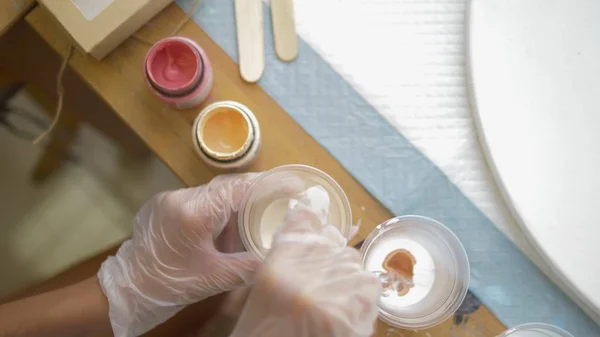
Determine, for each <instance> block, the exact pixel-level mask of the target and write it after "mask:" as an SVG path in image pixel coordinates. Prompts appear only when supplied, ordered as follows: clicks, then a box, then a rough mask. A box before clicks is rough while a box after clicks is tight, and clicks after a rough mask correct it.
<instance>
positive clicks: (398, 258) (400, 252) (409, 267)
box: [382, 249, 417, 296]
mask: <svg viewBox="0 0 600 337" xmlns="http://www.w3.org/2000/svg"><path fill="white" fill-rule="evenodd" d="M416 262H417V261H416V259H415V257H414V256H413V255H412V254H411V253H410V252H409V251H408V250H406V249H397V250H394V251H392V252H391V253H389V254H388V255H387V256H386V257H385V260H384V261H383V266H382V267H383V269H384V270H385V271H386V272H388V273H395V274H396V275H399V276H401V277H403V278H404V279H406V281H408V282H401V283H400V285H399V286H398V296H404V295H406V294H407V293H408V291H409V290H410V289H411V288H412V287H413V285H411V284H412V280H413V277H414V266H415V263H416ZM407 283H410V284H407Z"/></svg>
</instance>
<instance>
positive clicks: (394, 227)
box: [361, 215, 470, 330]
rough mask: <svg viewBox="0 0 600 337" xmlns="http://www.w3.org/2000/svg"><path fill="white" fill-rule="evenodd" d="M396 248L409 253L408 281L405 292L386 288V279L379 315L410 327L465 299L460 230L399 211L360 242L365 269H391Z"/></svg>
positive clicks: (443, 315)
mask: <svg viewBox="0 0 600 337" xmlns="http://www.w3.org/2000/svg"><path fill="white" fill-rule="evenodd" d="M396 252H401V253H402V254H405V255H406V256H409V257H410V259H409V260H410V261H411V264H410V265H411V266H410V269H411V270H410V273H411V274H412V275H410V282H409V283H407V284H410V285H409V287H408V288H406V287H403V291H400V290H398V288H397V287H390V288H387V289H386V281H384V280H382V284H383V285H384V292H383V293H382V296H381V297H380V300H379V317H380V318H381V319H382V320H383V321H385V322H386V323H388V324H390V325H392V326H395V327H398V328H403V329H411V330H412V329H425V328H429V327H432V326H435V325H437V324H439V323H441V322H443V321H444V320H446V319H447V318H448V317H450V316H451V315H452V314H453V313H454V312H455V311H456V310H457V309H458V308H459V306H460V304H461V303H462V301H463V300H464V298H465V296H466V294H467V290H468V287H469V278H470V275H469V272H470V269H469V260H468V258H467V253H466V252H465V249H464V247H463V246H462V244H461V243H460V241H459V240H458V238H457V237H456V235H454V233H452V231H450V230H449V229H448V228H447V227H445V226H444V225H442V224H441V223H439V222H438V221H435V220H433V219H429V218H426V217H422V216H414V215H408V216H400V217H396V218H393V219H390V220H388V221H386V222H384V223H382V224H380V225H379V226H377V228H375V230H373V231H372V232H371V234H370V235H369V237H367V239H366V240H365V242H364V243H363V245H362V247H361V254H362V257H363V263H364V266H365V268H366V269H367V270H368V271H371V272H373V273H375V274H381V273H388V272H389V270H387V269H386V268H387V267H384V265H386V266H389V265H387V263H388V261H390V260H389V257H390V256H392V254H395V253H396ZM406 261H408V260H407V259H405V262H404V264H405V265H406ZM401 264H402V263H400V265H401ZM407 277H408V276H407ZM390 290H392V291H390Z"/></svg>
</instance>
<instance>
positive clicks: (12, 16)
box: [0, 0, 35, 36]
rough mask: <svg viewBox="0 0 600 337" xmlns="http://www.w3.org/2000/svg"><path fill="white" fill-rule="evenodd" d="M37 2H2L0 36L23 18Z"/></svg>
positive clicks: (21, 0) (13, 0)
mask: <svg viewBox="0 0 600 337" xmlns="http://www.w3.org/2000/svg"><path fill="white" fill-rule="evenodd" d="M33 5H35V0H0V36H2V35H3V34H4V33H6V31H8V30H9V29H10V28H11V27H12V26H13V25H14V24H15V23H16V22H17V21H19V19H20V18H22V17H23V16H24V15H25V14H27V11H29V9H30V8H31V7H33Z"/></svg>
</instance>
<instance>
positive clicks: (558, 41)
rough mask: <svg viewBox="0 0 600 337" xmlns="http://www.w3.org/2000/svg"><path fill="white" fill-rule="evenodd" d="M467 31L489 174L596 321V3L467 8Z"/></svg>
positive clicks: (507, 0)
mask: <svg viewBox="0 0 600 337" xmlns="http://www.w3.org/2000/svg"><path fill="white" fill-rule="evenodd" d="M469 30H470V33H469V34H470V36H469V39H470V46H469V52H470V61H469V63H470V67H471V81H472V83H473V86H472V87H473V88H472V89H473V90H472V93H473V103H474V107H475V110H476V116H477V119H478V120H479V127H480V131H481V136H482V138H483V140H484V143H485V148H486V150H487V151H486V154H487V156H488V159H489V161H490V164H491V165H490V166H491V167H492V170H493V171H494V173H495V175H496V177H497V178H498V182H499V184H500V186H501V189H502V192H503V194H504V196H505V197H506V199H507V200H508V202H509V204H511V206H512V207H511V208H512V211H513V213H514V214H515V216H516V218H517V219H518V220H519V222H520V224H521V225H522V227H523V228H524V232H525V234H526V235H527V236H528V237H529V239H530V240H531V241H532V242H533V243H534V244H535V245H536V246H537V247H538V248H539V251H540V252H541V253H542V256H543V257H544V258H545V259H546V260H547V262H548V263H549V265H550V266H551V267H552V268H553V270H554V271H555V272H556V273H557V275H558V276H559V278H560V281H562V283H564V284H566V286H567V292H569V293H570V294H571V295H573V294H574V295H575V297H576V299H577V300H579V301H580V302H583V303H582V304H583V308H584V309H587V311H588V313H590V314H591V316H592V317H593V318H594V319H595V320H596V321H597V322H600V278H598V275H600V260H599V259H598V256H600V245H599V244H598V238H600V226H598V222H600V207H599V205H598V201H599V200H600V174H598V168H599V167H600V147H599V144H600V133H599V132H598V131H597V128H598V126H599V125H600V113H599V112H598V109H599V107H600V76H598V74H600V62H598V60H600V2H598V1H588V0H556V1H550V2H549V1H545V0H529V1H519V0H486V1H473V2H472V8H471V15H470V27H469ZM592 311H593V312H592Z"/></svg>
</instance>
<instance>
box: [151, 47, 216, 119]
mask: <svg viewBox="0 0 600 337" xmlns="http://www.w3.org/2000/svg"><path fill="white" fill-rule="evenodd" d="M144 74H145V77H146V81H147V83H148V85H149V87H150V89H151V90H152V91H153V92H154V94H155V95H156V96H158V97H159V98H160V99H161V100H163V101H164V102H166V103H168V104H169V105H171V106H173V107H174V108H177V109H189V108H193V107H195V106H198V105H199V104H200V103H202V102H203V101H204V100H205V99H206V98H207V97H208V94H209V93H210V90H211V89H212V85H213V70H212V67H211V65H210V61H209V60H208V57H207V56H206V53H205V52H204V50H202V48H200V46H199V45H198V44H196V42H194V41H192V40H190V39H188V38H185V37H180V36H173V37H168V38H166V39H163V40H160V41H158V42H157V43H155V44H154V45H153V46H152V48H150V50H149V51H148V54H147V55H146V61H145V62H144Z"/></svg>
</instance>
